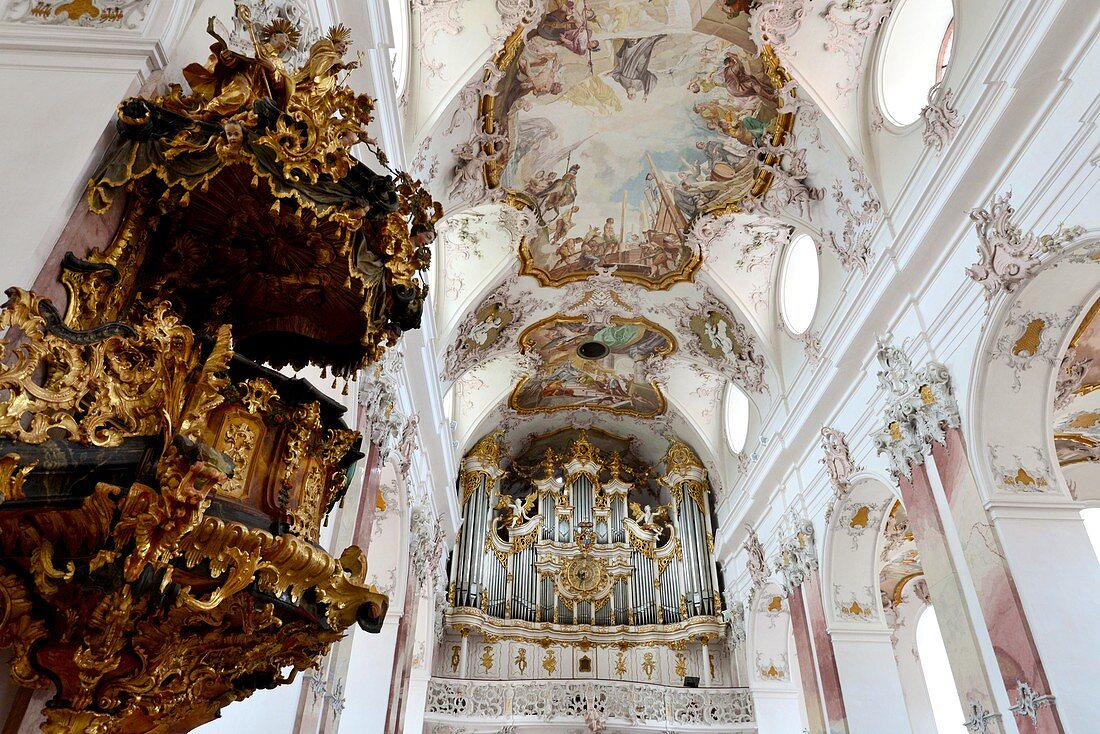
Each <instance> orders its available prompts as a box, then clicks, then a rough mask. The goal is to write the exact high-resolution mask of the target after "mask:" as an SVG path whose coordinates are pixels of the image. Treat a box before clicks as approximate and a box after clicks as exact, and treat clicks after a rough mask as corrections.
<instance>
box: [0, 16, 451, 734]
mask: <svg viewBox="0 0 1100 734" xmlns="http://www.w3.org/2000/svg"><path fill="white" fill-rule="evenodd" d="M238 13H239V20H240V21H241V22H242V23H243V24H244V25H245V27H246V28H248V30H249V31H250V35H251V36H252V38H253V39H254V45H255V47H254V49H253V51H254V53H253V54H252V55H249V54H241V53H238V52H236V51H230V50H229V49H228V47H227V44H226V43H225V42H224V41H223V40H222V39H221V38H220V37H218V35H217V34H216V33H214V32H213V23H211V25H210V30H211V35H213V36H214V38H215V40H216V43H215V44H214V46H213V47H212V51H213V57H212V58H211V59H210V61H209V63H208V64H207V65H205V66H200V65H192V66H191V67H188V69H187V70H186V72H185V74H186V75H187V76H188V78H189V80H190V81H191V82H192V86H193V89H194V90H195V91H194V94H191V95H184V94H183V93H182V90H181V89H180V88H179V87H170V88H169V89H168V91H167V93H165V94H163V95H160V96H157V97H154V98H151V99H143V98H132V99H128V100H125V101H123V102H122V103H121V104H120V105H119V109H118V123H117V127H118V132H119V140H118V144H117V146H116V147H115V148H114V149H113V150H112V151H110V152H109V153H108V155H107V156H106V158H105V160H104V161H103V163H102V165H101V166H100V167H99V169H98V170H97V171H96V172H95V174H94V176H93V179H92V181H91V182H90V184H89V190H88V205H89V207H90V209H91V210H92V212H93V213H104V212H106V211H107V210H108V209H110V208H112V207H120V208H121V211H120V212H119V214H120V217H119V219H118V226H117V229H116V230H115V231H114V232H113V233H111V234H110V235H109V241H108V244H107V245H106V247H105V249H103V250H102V251H101V250H92V251H91V252H90V253H87V254H85V255H84V256H83V257H78V256H77V255H74V254H72V253H70V254H69V255H68V256H67V257H65V258H64V260H63V263H62V272H61V274H60V280H61V282H62V284H63V285H64V287H65V289H66V291H67V295H68V303H67V305H66V307H65V308H64V312H63V314H62V311H61V310H60V309H58V308H57V307H56V306H55V305H54V304H52V303H51V302H50V301H48V300H46V299H43V298H41V297H40V296H38V295H36V294H34V293H31V292H28V291H23V290H20V289H18V288H12V289H9V290H8V296H9V300H8V301H7V302H6V303H5V304H3V306H2V307H0V329H3V330H4V331H6V332H7V335H6V338H5V339H4V341H2V342H0V498H2V501H0V560H3V564H2V570H0V589H2V590H3V592H2V593H0V645H2V646H3V647H5V648H10V653H11V654H10V660H11V663H10V665H11V674H12V678H13V680H14V681H15V682H16V683H18V684H19V685H21V686H24V687H27V688H52V689H53V698H52V700H50V701H49V702H48V703H47V706H46V708H45V712H46V720H45V722H44V723H43V725H42V728H43V731H45V732H47V733H48V734H60V733H61V732H76V731H81V732H83V731H89V732H90V731H96V732H105V733H110V732H136V731H186V730H190V729H191V728H194V727H195V726H198V725H199V724H202V723H204V722H207V721H210V720H212V719H214V718H215V717H216V716H217V715H218V711H219V710H220V709H221V708H222V707H223V706H225V705H227V704H228V703H231V702H233V701H236V700H240V699H243V698H245V697H247V696H249V695H251V694H252V692H253V691H254V690H255V689H256V688H271V687H274V686H277V685H280V684H283V683H286V682H289V680H291V679H292V677H293V675H294V674H295V673H296V672H297V671H301V670H304V669H307V668H310V667H312V666H314V665H315V664H316V661H317V659H318V657H319V656H321V655H324V654H325V653H326V652H327V651H328V649H329V647H330V645H331V644H332V643H333V642H334V641H336V640H338V639H339V638H340V637H341V636H342V635H343V634H344V632H345V631H346V630H347V629H348V628H349V626H351V625H352V624H355V623H358V624H359V625H360V626H361V627H362V628H363V629H365V630H367V631H370V632H377V631H379V629H380V628H381V624H382V621H383V620H384V618H385V614H386V608H387V605H388V599H387V598H386V596H385V595H383V594H381V593H379V592H378V590H377V589H376V588H374V587H373V586H371V585H370V584H368V583H366V581H365V579H366V574H367V567H366V560H365V558H364V555H363V553H362V551H360V549H359V548H357V547H355V546H352V547H349V548H347V549H345V550H344V551H343V552H342V553H339V554H338V555H335V556H334V555H331V554H330V553H329V552H327V551H326V550H325V549H323V548H321V547H320V546H319V545H318V544H317V541H318V538H319V534H320V528H321V525H322V523H323V522H324V521H325V519H326V517H327V516H328V515H329V514H330V513H331V512H333V510H334V509H335V507H336V506H337V504H338V503H339V502H340V500H341V498H342V497H343V495H344V493H345V491H346V490H347V487H348V481H349V477H350V474H351V470H352V467H353V465H354V464H355V463H356V462H357V461H358V460H359V459H360V458H362V457H363V454H362V453H361V452H360V451H359V447H360V444H361V440H362V439H361V436H360V435H359V433H358V432H356V431H353V430H350V429H349V428H348V427H347V425H346V423H345V421H344V418H343V413H344V412H345V410H346V408H345V406H344V405H343V404H341V403H338V402H336V401H333V400H332V399H330V398H329V397H327V396H326V395H324V394H323V393H321V392H320V391H319V390H318V389H317V388H315V387H313V386H312V385H310V384H309V383H308V382H306V381H304V380H300V379H296V378H290V377H287V376H285V375H284V374H283V373H281V372H277V371H275V370H273V369H271V368H270V367H269V366H268V365H272V366H276V367H281V366H284V365H294V366H303V365H305V364H307V363H312V364H314V365H317V366H319V367H321V368H322V369H323V370H324V371H327V372H331V373H332V374H333V375H334V376H345V377H347V376H350V375H351V374H352V373H354V372H355V371H356V370H357V369H358V368H359V367H360V366H362V365H363V364H366V363H369V362H371V361H373V360H375V359H377V358H378V357H379V355H380V354H381V352H382V350H383V349H384V348H385V346H386V344H387V343H392V342H393V340H395V339H396V338H397V336H398V335H400V333H401V332H402V331H403V330H405V329H409V328H416V327H417V326H418V324H419V313H420V308H421V304H422V301H423V297H424V295H425V293H426V286H425V285H424V284H423V282H422V279H421V276H420V275H419V273H420V272H421V271H423V270H424V269H425V268H426V267H427V265H428V251H427V249H426V246H427V244H428V243H429V242H430V241H431V239H432V236H433V225H434V222H435V220H436V219H437V218H438V216H439V213H440V212H439V210H438V207H437V205H435V204H434V202H432V201H431V199H430V197H428V196H427V194H426V193H425V192H424V191H423V189H422V188H421V187H420V186H419V184H418V183H417V182H415V181H413V180H412V179H411V178H409V177H408V176H407V175H405V174H403V173H400V172H394V171H387V172H386V173H385V174H379V173H375V172H373V171H371V170H370V169H368V168H367V167H366V166H365V165H363V164H362V163H361V162H359V161H358V159H356V158H354V157H353V156H352V155H351V148H352V147H353V146H354V145H356V144H357V143H359V142H362V143H364V144H365V145H366V146H367V147H368V148H369V149H370V150H371V151H372V152H373V153H375V155H376V156H377V157H378V159H379V160H380V161H381V162H382V164H383V165H385V157H384V155H382V154H381V151H379V150H378V149H377V146H375V145H374V143H373V141H370V140H369V139H368V138H367V136H366V132H365V126H366V124H367V123H368V122H369V121H370V118H371V109H372V107H373V100H371V99H370V98H369V97H366V96H365V95H357V94H355V93H353V92H352V91H351V90H349V89H348V88H346V87H345V86H344V85H343V83H342V79H343V72H344V71H345V70H347V69H349V68H351V67H352V65H353V63H349V62H346V61H344V60H343V57H344V55H345V54H346V52H347V47H348V44H349V43H350V37H349V34H348V31H347V29H345V28H342V27H338V28H335V29H332V31H330V33H329V34H328V35H326V36H324V37H322V38H320V39H317V40H316V41H315V42H314V43H313V44H312V45H311V46H310V48H309V53H308V54H305V55H304V62H303V64H302V65H301V66H300V67H298V66H295V65H292V64H290V63H289V60H290V55H289V54H288V49H289V46H290V45H292V43H293V42H295V41H296V34H297V30H296V29H295V28H294V27H293V26H291V25H289V24H288V23H285V22H280V23H279V24H274V23H273V24H270V25H269V26H265V27H263V28H253V27H252V26H251V22H250V19H249V17H250V16H249V14H248V9H247V8H243V7H239V8H238ZM120 661H122V663H121V664H120ZM127 661H129V662H127ZM455 667H456V668H457V663H456V664H455ZM197 682H201V685H200V684H199V683H197Z"/></svg>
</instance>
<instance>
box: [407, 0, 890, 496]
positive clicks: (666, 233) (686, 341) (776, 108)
mask: <svg viewBox="0 0 1100 734" xmlns="http://www.w3.org/2000/svg"><path fill="white" fill-rule="evenodd" d="M509 7H511V6H509ZM498 9H499V6H498ZM742 10H743V9H742ZM728 11H729V8H723V7H721V6H720V4H718V3H715V2H711V3H706V4H704V3H698V2H694V1H693V2H687V1H686V0H651V1H650V2H644V3H642V2H635V1H634V0H629V1H628V0H617V1H613V0H580V1H576V0H573V1H570V2H566V0H550V2H549V3H548V5H547V6H545V8H544V9H542V10H541V11H540V12H541V15H539V16H537V17H535V16H532V17H526V16H525V17H523V18H522V19H520V18H517V19H516V20H517V23H516V24H514V25H513V26H512V30H511V31H510V32H509V33H506V34H503V35H500V36H499V37H498V38H497V39H496V43H495V44H494V45H492V46H491V48H490V50H489V52H488V53H487V54H486V55H483V56H481V57H480V59H478V60H470V61H469V62H468V63H467V64H466V66H465V67H462V68H464V69H465V72H463V73H464V74H465V75H466V79H467V81H466V82H465V84H464V85H463V86H462V87H461V88H457V87H456V88H455V92H454V96H453V97H452V98H451V99H450V101H448V102H447V103H446V104H444V105H440V106H438V107H437V108H436V110H435V111H434V112H433V113H432V114H433V116H434V120H435V121H434V122H433V123H432V126H430V127H427V128H425V129H422V130H421V131H420V132H419V133H417V135H418V142H419V149H418V150H419V152H418V155H417V160H418V161H419V162H420V164H421V165H422V166H424V167H426V168H427V167H437V168H438V171H439V173H440V175H439V176H438V180H437V187H438V190H439V191H440V195H441V196H442V197H443V198H444V199H445V200H446V204H445V208H446V210H447V212H448V217H447V218H446V219H444V220H443V221H442V222H440V224H439V225H438V230H437V231H438V240H437V244H436V256H437V261H436V263H437V270H436V272H437V282H436V290H435V292H436V294H438V295H437V297H436V302H435V304H434V305H435V309H436V313H437V323H438V324H439V334H440V335H439V337H438V342H439V343H440V345H441V347H442V348H441V349H440V350H439V353H438V355H437V356H438V359H439V366H440V372H441V375H442V377H443V379H444V381H445V383H446V384H447V385H449V386H450V388H451V394H450V397H449V401H450V409H451V411H452V417H453V419H454V421H455V424H456V427H455V435H456V437H457V438H458V441H459V451H465V450H466V449H468V448H469V447H471V446H472V445H473V444H474V442H476V441H477V440H478V439H479V438H480V437H481V436H483V435H484V434H485V433H487V432H489V431H491V430H494V429H495V428H498V427H503V428H505V430H506V440H507V441H508V442H510V443H512V444H515V443H516V442H522V440H523V437H524V436H529V435H531V434H533V433H547V432H552V431H554V430H556V429H559V428H562V427H564V426H578V425H579V423H585V424H587V425H590V426H593V427H596V426H599V427H600V428H602V429H604V430H608V431H611V432H616V433H619V434H622V435H629V436H631V437H632V438H635V439H637V440H639V441H640V442H641V444H640V445H644V446H645V447H646V451H649V450H651V449H652V450H656V447H658V446H663V445H664V443H665V439H664V438H663V437H664V435H665V434H666V433H675V434H676V435H680V436H682V437H683V438H684V440H686V441H688V442H689V443H691V445H692V446H693V448H694V449H695V450H696V451H697V452H698V453H699V455H700V457H702V459H703V461H704V463H706V464H707V465H708V466H710V467H712V468H713V467H715V466H717V467H719V468H720V470H721V471H722V472H723V473H727V476H729V475H730V474H732V475H736V474H737V473H738V472H744V471H745V470H746V468H747V467H748V466H749V464H750V462H751V460H752V455H753V452H754V450H755V446H756V445H757V443H756V440H755V439H750V442H749V444H748V445H747V447H746V449H745V451H743V452H741V453H736V454H735V453H732V452H731V451H730V450H729V444H728V442H727V441H726V440H725V434H724V431H725V427H724V426H725V423H726V422H725V420H724V416H725V410H726V406H725V395H726V394H727V393H728V389H727V388H728V385H729V384H730V383H734V384H736V385H738V386H739V387H740V388H741V389H742V390H743V391H744V392H745V393H746V394H748V395H749V396H750V401H751V406H750V411H751V414H753V415H756V416H758V417H760V416H766V415H768V414H769V413H770V412H771V411H772V410H775V409H782V408H781V407H777V406H779V405H780V403H779V399H780V397H781V395H782V392H783V386H784V385H785V384H787V383H788V382H789V381H790V380H793V379H794V377H795V375H797V374H798V372H799V371H801V370H802V369H804V365H809V368H810V369H815V368H816V366H817V364H818V363H819V352H818V350H819V348H820V341H819V340H818V337H819V336H820V332H819V331H816V330H814V329H811V330H810V331H808V332H807V333H806V334H805V335H804V337H801V338H799V339H795V338H793V337H791V336H790V335H789V334H787V332H785V331H784V330H783V329H782V326H781V324H780V323H779V320H778V318H777V311H776V300H775V283H776V281H777V273H776V271H777V269H778V264H779V262H780V261H781V259H782V258H781V257H780V253H781V252H782V251H783V248H784V247H785V246H786V244H787V243H788V242H789V241H790V238H791V235H792V232H793V231H795V228H796V227H800V228H801V229H802V230H803V231H805V230H806V229H807V227H808V226H809V224H808V223H810V222H812V223H813V225H812V226H813V230H811V231H814V234H815V239H816V240H817V241H818V242H819V244H820V245H821V246H823V247H827V248H830V249H833V250H838V249H841V248H844V247H854V245H849V244H848V243H849V242H850V241H851V242H856V241H857V240H859V238H860V237H861V236H862V231H863V229H867V228H869V227H871V226H873V221H872V219H873V217H866V218H865V219H866V220H867V221H864V219H860V220H859V221H854V220H853V217H856V214H853V212H856V213H857V214H858V212H861V211H863V209H861V208H860V207H861V204H862V203H864V202H865V200H867V201H870V200H871V199H873V194H872V193H871V189H870V184H869V183H868V182H867V181H866V177H865V176H864V174H863V171H862V169H861V168H860V167H859V165H858V164H855V163H854V162H853V159H851V158H850V157H849V155H848V154H847V153H846V151H845V147H844V145H843V143H842V141H841V140H840V139H839V138H838V137H837V135H836V134H835V131H833V130H832V129H831V128H828V127H827V126H819V125H817V124H816V123H817V121H819V120H820V119H821V118H820V116H818V115H817V112H818V110H817V109H816V107H815V106H814V104H813V103H812V102H811V101H810V100H809V98H808V97H807V96H804V95H802V94H801V93H798V94H797V95H796V92H795V86H794V83H793V82H791V80H790V77H788V76H787V74H786V72H785V71H783V69H782V67H781V65H780V63H779V59H778V58H777V57H776V55H775V53H774V52H773V51H772V49H771V48H770V47H767V46H764V47H762V48H760V49H758V48H757V47H756V46H755V45H754V43H753V41H752V40H751V38H752V33H751V31H750V18H749V14H748V13H746V12H738V13H734V14H731V13H730V12H728ZM502 13H503V11H502ZM504 15H506V14H502V21H504V20H505V18H504ZM509 17H511V16H509ZM471 28H472V26H471ZM796 112H797V115H796ZM819 127H820V129H818V128H819ZM803 140H804V141H806V142H807V143H808V145H807V146H805V147H802V146H799V145H798V142H799V141H803ZM432 170H434V168H432ZM815 170H829V171H833V172H838V173H839V174H840V178H838V179H836V180H835V181H833V182H832V186H831V189H830V190H831V191H832V193H833V196H832V197H831V198H828V199H823V198H821V196H818V195H817V193H814V194H813V195H812V196H811V195H810V194H811V192H822V191H824V190H825V189H824V188H822V186H823V185H828V184H829V182H828V181H824V180H822V181H816V180H812V179H813V176H814V174H813V172H814V171H815ZM769 197H770V198H769ZM788 200H789V201H801V202H803V203H804V204H806V206H805V207H794V208H791V214H792V215H793V218H791V217H788V216H787V213H786V211H785V209H784V207H785V206H786V204H785V202H788ZM864 208H865V207H864ZM795 209H797V211H795ZM837 243H839V244H837ZM849 259H851V258H849ZM844 262H846V261H845V260H844V258H840V264H841V267H842V268H847V267H848V266H847V265H844V264H843V263H844ZM834 264H835V263H834ZM838 269H839V268H838ZM827 306H828V302H827V300H823V303H822V304H821V307H822V308H823V309H824V308H826V307H827ZM788 342H789V343H788ZM799 342H802V343H799ZM591 344H596V345H599V347H600V350H601V353H600V354H598V355H595V356H584V355H582V354H581V353H580V352H579V351H578V349H579V348H580V347H581V346H582V345H591ZM805 345H813V346H815V350H813V351H814V354H813V355H812V356H813V357H814V359H813V360H810V357H811V354H810V350H809V348H808V347H805ZM804 347H805V349H804ZM592 348H596V347H592ZM602 349H606V353H602ZM781 356H786V357H790V358H793V362H794V363H793V364H792V365H791V366H790V367H785V366H784V365H782V364H781V360H780V357H781ZM803 357H805V359H803ZM788 361H791V360H788ZM784 369H788V370H790V372H789V373H788V374H784V372H783V370H784ZM712 481H719V480H718V478H717V477H715V478H713V479H712Z"/></svg>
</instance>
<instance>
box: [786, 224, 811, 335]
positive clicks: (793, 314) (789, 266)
mask: <svg viewBox="0 0 1100 734" xmlns="http://www.w3.org/2000/svg"><path fill="white" fill-rule="evenodd" d="M820 278H821V273H820V271H819V269H818V262H817V245H815V244H814V241H813V238H812V237H810V236H809V235H808V234H804V233H799V234H796V235H795V236H794V238H793V239H791V242H790V244H789V245H787V249H786V250H785V251H784V253H783V264H782V266H781V268H780V271H779V315H780V316H782V317H783V323H784V324H785V325H786V327H787V329H788V330H789V331H790V332H791V333H792V334H794V335H795V336H798V335H799V334H804V333H805V332H806V330H807V329H809V328H810V324H811V323H813V320H814V313H816V311H817V291H818V286H819V284H820Z"/></svg>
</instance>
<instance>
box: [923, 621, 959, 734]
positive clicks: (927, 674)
mask: <svg viewBox="0 0 1100 734" xmlns="http://www.w3.org/2000/svg"><path fill="white" fill-rule="evenodd" d="M917 654H918V655H919V656H920V667H921V671H922V672H923V673H924V684H925V686H926V687H927V688H928V698H929V699H931V701H932V714H933V716H934V717H935V719H936V731H937V732H938V734H968V732H967V729H966V726H965V725H964V723H963V722H965V721H966V717H965V716H964V715H963V709H962V703H961V702H960V701H959V693H958V690H957V689H956V688H955V678H954V677H953V676H952V675H951V664H950V663H949V662H948V659H947V648H946V647H944V644H943V636H942V635H941V634H940V623H939V621H938V620H937V619H936V610H935V609H933V608H932V607H928V608H927V609H925V610H924V613H922V614H921V616H920V619H918V620H917Z"/></svg>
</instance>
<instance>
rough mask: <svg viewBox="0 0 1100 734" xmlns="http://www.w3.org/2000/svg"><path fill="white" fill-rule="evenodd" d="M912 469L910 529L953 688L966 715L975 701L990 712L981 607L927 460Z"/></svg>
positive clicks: (904, 486)
mask: <svg viewBox="0 0 1100 734" xmlns="http://www.w3.org/2000/svg"><path fill="white" fill-rule="evenodd" d="M910 468H911V471H912V476H911V478H909V477H905V476H901V477H900V478H899V481H898V484H899V487H900V489H901V495H902V503H903V504H904V505H905V513H906V515H907V516H908V518H909V529H910V530H911V531H912V533H913V537H914V539H915V540H916V544H917V549H918V550H919V551H920V558H921V567H922V568H923V570H924V577H925V582H926V584H927V586H928V592H929V594H930V596H931V598H932V605H933V606H934V607H935V609H936V617H937V619H938V620H939V625H940V632H941V634H942V635H943V642H944V647H945V648H946V649H947V656H948V659H949V660H950V662H951V674H952V677H953V678H954V679H955V688H956V690H957V691H958V693H959V699H960V702H961V703H962V707H963V711H965V712H967V713H968V715H969V713H970V712H971V705H972V703H973V702H974V701H977V702H978V703H979V704H980V705H981V706H982V707H983V709H984V710H985V711H990V712H992V711H993V709H995V708H996V706H995V705H994V701H995V700H996V698H995V696H994V693H993V690H994V689H993V685H994V683H993V680H992V678H993V676H995V675H996V672H994V671H987V669H986V665H985V662H984V659H983V655H982V649H981V644H980V642H979V640H978V638H977V636H976V634H975V632H974V630H975V629H976V628H977V626H978V625H980V624H982V619H981V615H980V614H977V613H972V611H973V612H977V610H971V609H970V607H969V606H968V605H967V602H966V596H965V592H964V589H963V584H962V580H961V579H960V577H959V574H958V573H957V571H956V567H955V561H954V559H953V558H952V555H951V551H950V548H949V547H948V542H947V536H946V533H945V532H944V525H943V522H942V520H941V518H940V513H939V508H938V506H937V503H936V497H935V494H934V492H933V489H932V484H931V482H930V481H929V478H928V472H927V470H926V468H925V466H924V464H915V465H910ZM997 685H999V682H998V683H997ZM987 726H988V729H987V731H988V732H989V733H990V734H1000V733H1002V732H1004V728H1003V725H1002V724H1001V721H1000V720H999V719H991V720H990V721H989V722H988V724H987Z"/></svg>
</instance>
